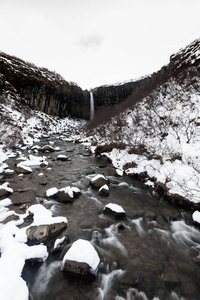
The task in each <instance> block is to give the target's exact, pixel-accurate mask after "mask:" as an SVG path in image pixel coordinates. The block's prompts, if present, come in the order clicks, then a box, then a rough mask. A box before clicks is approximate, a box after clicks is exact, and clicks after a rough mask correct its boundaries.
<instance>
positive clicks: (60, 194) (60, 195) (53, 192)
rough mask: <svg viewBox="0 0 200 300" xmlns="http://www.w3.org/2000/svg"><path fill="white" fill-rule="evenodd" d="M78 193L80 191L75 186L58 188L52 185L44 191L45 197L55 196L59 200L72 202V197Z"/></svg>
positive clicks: (75, 196) (78, 194) (77, 195)
mask: <svg viewBox="0 0 200 300" xmlns="http://www.w3.org/2000/svg"><path fill="white" fill-rule="evenodd" d="M80 194H81V191H80V190H79V189H78V188H77V187H70V186H66V187H64V188H62V189H59V190H58V189H57V188H55V187H53V188H50V189H49V190H47V191H46V196H47V197H52V198H56V199H57V200H58V201H60V202H73V201H74V198H77V197H79V196H80Z"/></svg>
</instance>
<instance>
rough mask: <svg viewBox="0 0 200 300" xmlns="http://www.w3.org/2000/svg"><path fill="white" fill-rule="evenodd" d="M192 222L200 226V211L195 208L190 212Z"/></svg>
mask: <svg viewBox="0 0 200 300" xmlns="http://www.w3.org/2000/svg"><path fill="white" fill-rule="evenodd" d="M192 220H193V223H194V224H195V225H197V226H200V211H198V210H195V212H193V214H192Z"/></svg>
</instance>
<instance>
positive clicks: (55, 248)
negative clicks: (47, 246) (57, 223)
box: [53, 236, 67, 252]
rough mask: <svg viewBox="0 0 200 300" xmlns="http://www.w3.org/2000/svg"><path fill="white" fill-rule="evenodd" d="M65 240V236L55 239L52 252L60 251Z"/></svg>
mask: <svg viewBox="0 0 200 300" xmlns="http://www.w3.org/2000/svg"><path fill="white" fill-rule="evenodd" d="M66 242H67V238H66V237H65V236H64V237H62V238H60V239H57V240H56V241H55V243H54V246H53V252H57V251H61V250H62V249H63V247H64V246H65V244H66Z"/></svg>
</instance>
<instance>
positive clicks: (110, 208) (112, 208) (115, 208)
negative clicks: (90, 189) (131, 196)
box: [103, 203, 126, 218]
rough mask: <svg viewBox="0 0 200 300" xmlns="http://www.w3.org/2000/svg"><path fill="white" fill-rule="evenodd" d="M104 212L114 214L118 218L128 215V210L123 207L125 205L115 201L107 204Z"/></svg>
mask: <svg viewBox="0 0 200 300" xmlns="http://www.w3.org/2000/svg"><path fill="white" fill-rule="evenodd" d="M103 213H104V214H110V215H113V216H114V217H116V218H124V217H125V216H126V212H125V210H124V209H123V207H121V206H120V205H118V204H114V203H109V204H107V205H105V206H104V209H103Z"/></svg>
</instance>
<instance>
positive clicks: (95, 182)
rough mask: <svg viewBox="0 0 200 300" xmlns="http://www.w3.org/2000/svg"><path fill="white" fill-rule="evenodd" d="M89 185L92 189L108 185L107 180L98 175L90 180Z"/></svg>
mask: <svg viewBox="0 0 200 300" xmlns="http://www.w3.org/2000/svg"><path fill="white" fill-rule="evenodd" d="M90 183H91V185H92V186H93V187H95V188H100V187H102V186H103V185H104V184H107V183H108V179H106V178H105V176H103V175H101V174H98V175H96V176H95V177H93V178H92V179H91V180H90Z"/></svg>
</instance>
